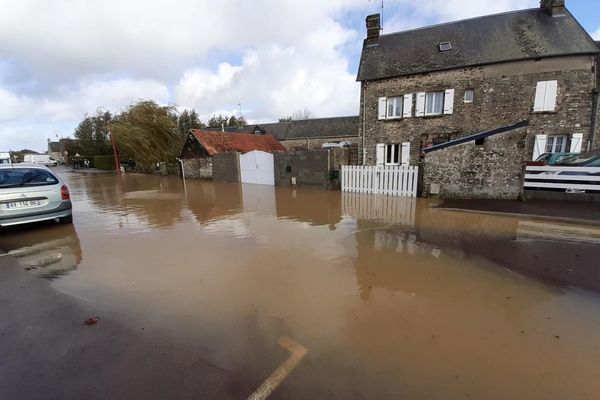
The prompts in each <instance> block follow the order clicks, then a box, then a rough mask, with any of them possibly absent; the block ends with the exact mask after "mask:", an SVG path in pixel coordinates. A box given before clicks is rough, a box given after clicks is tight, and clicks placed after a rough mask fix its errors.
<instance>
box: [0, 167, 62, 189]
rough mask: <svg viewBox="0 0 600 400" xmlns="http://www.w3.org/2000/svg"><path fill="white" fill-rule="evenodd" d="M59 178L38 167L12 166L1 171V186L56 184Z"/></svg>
mask: <svg viewBox="0 0 600 400" xmlns="http://www.w3.org/2000/svg"><path fill="white" fill-rule="evenodd" d="M57 183H58V179H56V177H55V176H54V175H52V174H51V173H50V172H48V171H45V170H43V169H38V168H11V169H4V170H2V171H0V188H2V187H4V188H6V187H32V186H47V185H56V184H57Z"/></svg>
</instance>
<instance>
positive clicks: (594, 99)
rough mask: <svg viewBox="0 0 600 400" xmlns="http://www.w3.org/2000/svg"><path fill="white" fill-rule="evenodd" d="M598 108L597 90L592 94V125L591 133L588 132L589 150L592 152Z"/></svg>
mask: <svg viewBox="0 0 600 400" xmlns="http://www.w3.org/2000/svg"><path fill="white" fill-rule="evenodd" d="M599 107H600V92H599V91H598V89H595V90H594V91H593V92H592V123H591V128H590V129H591V131H590V141H589V142H588V143H589V148H588V151H589V150H594V142H595V139H596V135H597V134H598V112H599V110H598V108H599Z"/></svg>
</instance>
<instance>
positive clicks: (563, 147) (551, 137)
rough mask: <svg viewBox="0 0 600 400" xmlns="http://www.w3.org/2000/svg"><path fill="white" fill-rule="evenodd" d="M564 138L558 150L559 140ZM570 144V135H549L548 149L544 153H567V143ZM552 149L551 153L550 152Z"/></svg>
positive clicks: (547, 140)
mask: <svg viewBox="0 0 600 400" xmlns="http://www.w3.org/2000/svg"><path fill="white" fill-rule="evenodd" d="M558 138H562V139H563V141H562V144H561V146H560V148H557V143H556V142H557V139H558ZM568 142H569V135H548V138H547V139H546V148H545V149H544V153H565V152H566V151H567V143H568ZM548 147H550V151H548Z"/></svg>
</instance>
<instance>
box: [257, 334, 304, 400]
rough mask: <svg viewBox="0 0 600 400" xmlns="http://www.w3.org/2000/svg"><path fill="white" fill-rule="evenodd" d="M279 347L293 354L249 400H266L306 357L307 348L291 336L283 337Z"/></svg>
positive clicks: (280, 339)
mask: <svg viewBox="0 0 600 400" xmlns="http://www.w3.org/2000/svg"><path fill="white" fill-rule="evenodd" d="M277 342H278V343H279V345H280V346H281V347H283V348H285V349H287V350H288V351H289V352H290V353H291V354H290V356H289V357H288V359H287V360H285V361H284V362H283V364H281V365H280V366H279V367H278V368H277V369H276V370H275V371H274V372H273V373H272V374H271V375H269V377H268V378H267V379H266V380H265V381H264V382H263V384H262V385H260V386H259V387H258V389H256V390H255V391H254V393H252V394H251V395H250V396H249V397H248V400H264V399H266V398H267V397H269V395H270V394H271V393H273V391H274V390H275V389H276V388H277V386H279V385H280V384H281V382H283V380H284V379H285V378H287V376H288V375H289V374H290V372H292V370H293V369H294V368H296V366H297V365H298V363H299V362H300V361H301V360H302V358H303V357H304V356H305V355H306V352H307V351H308V350H306V348H305V347H303V346H302V345H301V344H300V343H298V342H296V341H295V340H294V339H292V338H291V337H289V336H282V337H280V338H279V340H278V341H277Z"/></svg>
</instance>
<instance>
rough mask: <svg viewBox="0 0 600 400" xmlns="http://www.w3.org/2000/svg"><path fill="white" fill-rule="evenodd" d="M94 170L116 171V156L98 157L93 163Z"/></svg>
mask: <svg viewBox="0 0 600 400" xmlns="http://www.w3.org/2000/svg"><path fill="white" fill-rule="evenodd" d="M92 163H93V165H94V168H98V169H105V170H109V171H110V170H114V169H115V157H114V156H96V157H94V159H93V161H92Z"/></svg>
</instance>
